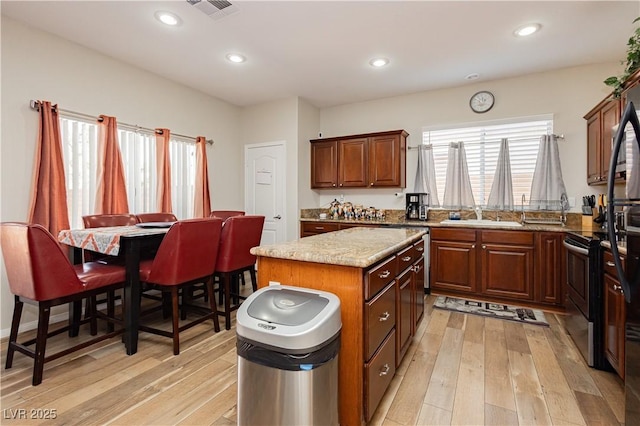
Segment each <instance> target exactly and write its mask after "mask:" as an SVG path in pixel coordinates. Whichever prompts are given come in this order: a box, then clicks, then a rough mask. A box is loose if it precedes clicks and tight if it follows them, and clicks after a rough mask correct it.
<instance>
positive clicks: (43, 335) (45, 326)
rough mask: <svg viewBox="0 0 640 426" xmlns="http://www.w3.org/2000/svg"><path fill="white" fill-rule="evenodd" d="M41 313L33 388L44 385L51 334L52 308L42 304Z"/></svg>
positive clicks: (40, 305)
mask: <svg viewBox="0 0 640 426" xmlns="http://www.w3.org/2000/svg"><path fill="white" fill-rule="evenodd" d="M38 310H39V311H40V313H39V315H38V334H37V336H36V349H35V354H34V362H33V381H32V382H31V383H32V384H33V386H37V385H39V384H40V383H42V372H43V370H44V352H45V349H46V346H47V333H48V332H49V317H50V315H51V308H50V307H48V306H43V305H42V304H41V303H40V304H39V306H38Z"/></svg>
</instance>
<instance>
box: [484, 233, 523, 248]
mask: <svg viewBox="0 0 640 426" xmlns="http://www.w3.org/2000/svg"><path fill="white" fill-rule="evenodd" d="M482 242H483V243H496V244H514V245H522V246H533V232H530V231H485V230H483V231H482Z"/></svg>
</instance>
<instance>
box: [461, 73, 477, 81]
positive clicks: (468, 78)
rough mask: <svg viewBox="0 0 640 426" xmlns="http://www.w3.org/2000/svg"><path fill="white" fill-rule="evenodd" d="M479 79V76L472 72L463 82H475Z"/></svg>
mask: <svg viewBox="0 0 640 426" xmlns="http://www.w3.org/2000/svg"><path fill="white" fill-rule="evenodd" d="M479 78H480V74H478V73H477V72H473V73H471V74H469V75H467V76H466V77H465V78H464V79H465V80H477V79H479Z"/></svg>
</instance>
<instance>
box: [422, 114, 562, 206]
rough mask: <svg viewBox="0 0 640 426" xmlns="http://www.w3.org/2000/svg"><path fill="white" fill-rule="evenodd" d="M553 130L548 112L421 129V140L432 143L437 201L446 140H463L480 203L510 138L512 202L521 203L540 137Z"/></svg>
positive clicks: (528, 189)
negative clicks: (505, 144) (475, 123)
mask: <svg viewBox="0 0 640 426" xmlns="http://www.w3.org/2000/svg"><path fill="white" fill-rule="evenodd" d="M552 132H553V119H552V117H551V116H537V117H532V118H519V119H514V120H506V121H501V122H488V123H479V124H477V125H473V126H468V127H455V128H446V129H442V128H440V129H435V128H431V129H424V130H423V132H422V143H424V144H431V145H433V159H434V165H435V172H436V186H437V188H438V197H439V198H440V201H442V199H443V197H444V190H445V180H446V175H447V157H448V151H449V143H450V142H460V141H462V142H464V146H465V150H466V152H467V165H468V167H469V177H470V179H471V187H472V189H473V196H474V199H475V202H476V204H477V205H482V206H485V205H486V204H487V199H488V198H489V193H490V192H491V185H492V184H493V176H494V174H495V170H496V164H497V161H498V153H499V149H500V140H501V139H502V138H507V139H509V156H510V157H511V175H512V179H513V199H514V202H515V203H516V204H519V203H521V200H522V195H523V194H524V196H525V197H526V200H527V201H528V200H529V194H530V192H531V181H532V179H533V171H534V169H535V166H536V158H537V156H538V147H539V144H540V137H541V136H542V135H545V134H550V133H552Z"/></svg>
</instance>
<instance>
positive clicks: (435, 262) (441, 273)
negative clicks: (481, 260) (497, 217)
mask: <svg viewBox="0 0 640 426" xmlns="http://www.w3.org/2000/svg"><path fill="white" fill-rule="evenodd" d="M477 257H478V256H477V250H476V231H475V230H472V229H455V230H454V229H447V228H432V229H431V262H430V263H431V288H433V289H434V290H439V289H442V290H452V291H454V292H461V293H471V294H475V293H477V292H478V286H477V278H476V261H477Z"/></svg>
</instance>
